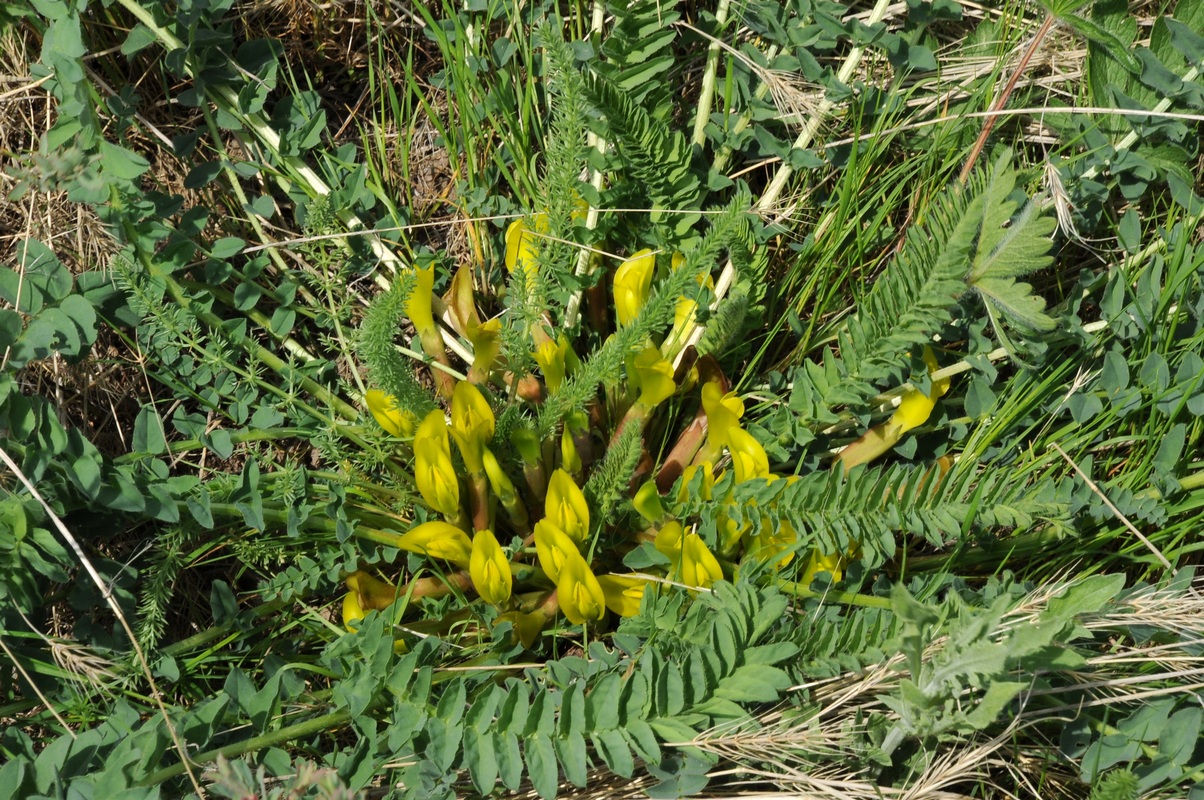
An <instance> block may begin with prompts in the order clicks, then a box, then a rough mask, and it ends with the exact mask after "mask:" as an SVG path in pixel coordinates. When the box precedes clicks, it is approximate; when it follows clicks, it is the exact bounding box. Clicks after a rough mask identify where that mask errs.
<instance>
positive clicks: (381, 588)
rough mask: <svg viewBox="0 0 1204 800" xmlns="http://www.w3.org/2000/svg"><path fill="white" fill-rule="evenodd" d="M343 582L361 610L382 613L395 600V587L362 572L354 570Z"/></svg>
mask: <svg viewBox="0 0 1204 800" xmlns="http://www.w3.org/2000/svg"><path fill="white" fill-rule="evenodd" d="M344 581H345V582H346V584H347V588H348V589H350V590H351V591H353V592H355V595H356V601H357V602H358V603H359V605H360V607H361V608H368V609H373V608H374V609H376V610H377V611H383V610H384V609H386V608H388V607H389V605H390V604H391V603H392V602H393V601H394V600H396V599H397V587H396V586H394V585H393V584H391V583H389V582H387V581H382V580H381V579H380V578H377V577H375V576H373V575H369V574H368V573H367V572H364V571H363V570H356V571H355V572H353V573H351V574H350V575H348V576H347V577H346V578H345V579H344Z"/></svg>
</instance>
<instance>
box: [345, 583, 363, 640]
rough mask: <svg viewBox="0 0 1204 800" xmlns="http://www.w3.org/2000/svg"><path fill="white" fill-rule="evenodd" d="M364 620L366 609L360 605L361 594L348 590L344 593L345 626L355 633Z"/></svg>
mask: <svg viewBox="0 0 1204 800" xmlns="http://www.w3.org/2000/svg"><path fill="white" fill-rule="evenodd" d="M363 621H364V609H363V607H361V606H360V598H359V594H357V593H356V592H348V593H347V594H345V595H343V627H344V628H346V629H347V630H348V631H350V632H352V633H355V632H356V631H357V630H359V627H360V623H361V622H363Z"/></svg>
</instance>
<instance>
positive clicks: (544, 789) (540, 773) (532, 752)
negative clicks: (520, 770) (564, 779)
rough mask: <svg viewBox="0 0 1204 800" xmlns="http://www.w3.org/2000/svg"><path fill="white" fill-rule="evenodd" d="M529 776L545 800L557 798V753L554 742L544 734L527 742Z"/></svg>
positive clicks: (537, 792) (533, 736) (538, 734)
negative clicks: (553, 746)
mask: <svg viewBox="0 0 1204 800" xmlns="http://www.w3.org/2000/svg"><path fill="white" fill-rule="evenodd" d="M525 756H526V760H527V774H528V775H529V776H530V778H531V785H532V786H534V787H535V792H536V794H538V795H539V796H540V797H542V798H543V800H553V798H555V797H556V787H557V785H558V784H559V780H558V777H557V770H556V752H555V750H553V749H552V740H551V738H550V737H548V736H546V735H545V734H542V733H536V734H534V735H532V736H530V737H529V738H528V739H527V740H526V753H525Z"/></svg>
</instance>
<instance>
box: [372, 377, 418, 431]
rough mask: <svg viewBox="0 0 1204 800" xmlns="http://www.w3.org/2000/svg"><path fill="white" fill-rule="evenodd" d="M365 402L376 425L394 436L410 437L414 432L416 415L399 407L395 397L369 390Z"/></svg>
mask: <svg viewBox="0 0 1204 800" xmlns="http://www.w3.org/2000/svg"><path fill="white" fill-rule="evenodd" d="M364 401H365V402H366V403H367V404H368V410H369V411H371V412H372V417H373V418H374V419H375V420H376V423H377V424H378V425H380V426H381V427H382V428H384V429H385V430H386V431H387V432H389V433H390V434H392V435H393V436H409V435H410V434H411V433H413V432H414V415H413V414H411V413H410V412H409V411H406V410H405V409H404V408H402V407H401V406H399V405H398V403H397V398H396V397H394V396H393V395H391V394H387V393H386V392H382V391H381V390H380V389H369V390H368V391H367V392H366V393H365V394H364Z"/></svg>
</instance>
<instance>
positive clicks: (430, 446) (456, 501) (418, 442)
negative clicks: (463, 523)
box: [414, 439, 460, 517]
mask: <svg viewBox="0 0 1204 800" xmlns="http://www.w3.org/2000/svg"><path fill="white" fill-rule="evenodd" d="M414 482H415V483H416V484H418V491H419V493H421V494H422V499H423V500H425V501H426V504H427V505H428V506H430V507H431V508H433V509H435V510H436V511H438V512H439V513H440V514H443V515H444V516H447V517H457V516H459V514H460V479H459V478H457V477H456V468H455V465H453V464H452V460H451V457H450V456H449V455H448V454H447V453H446V452H444V451H443V449H442V447H440V443H439V442H438V441H437V440H432V439H415V440H414Z"/></svg>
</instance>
